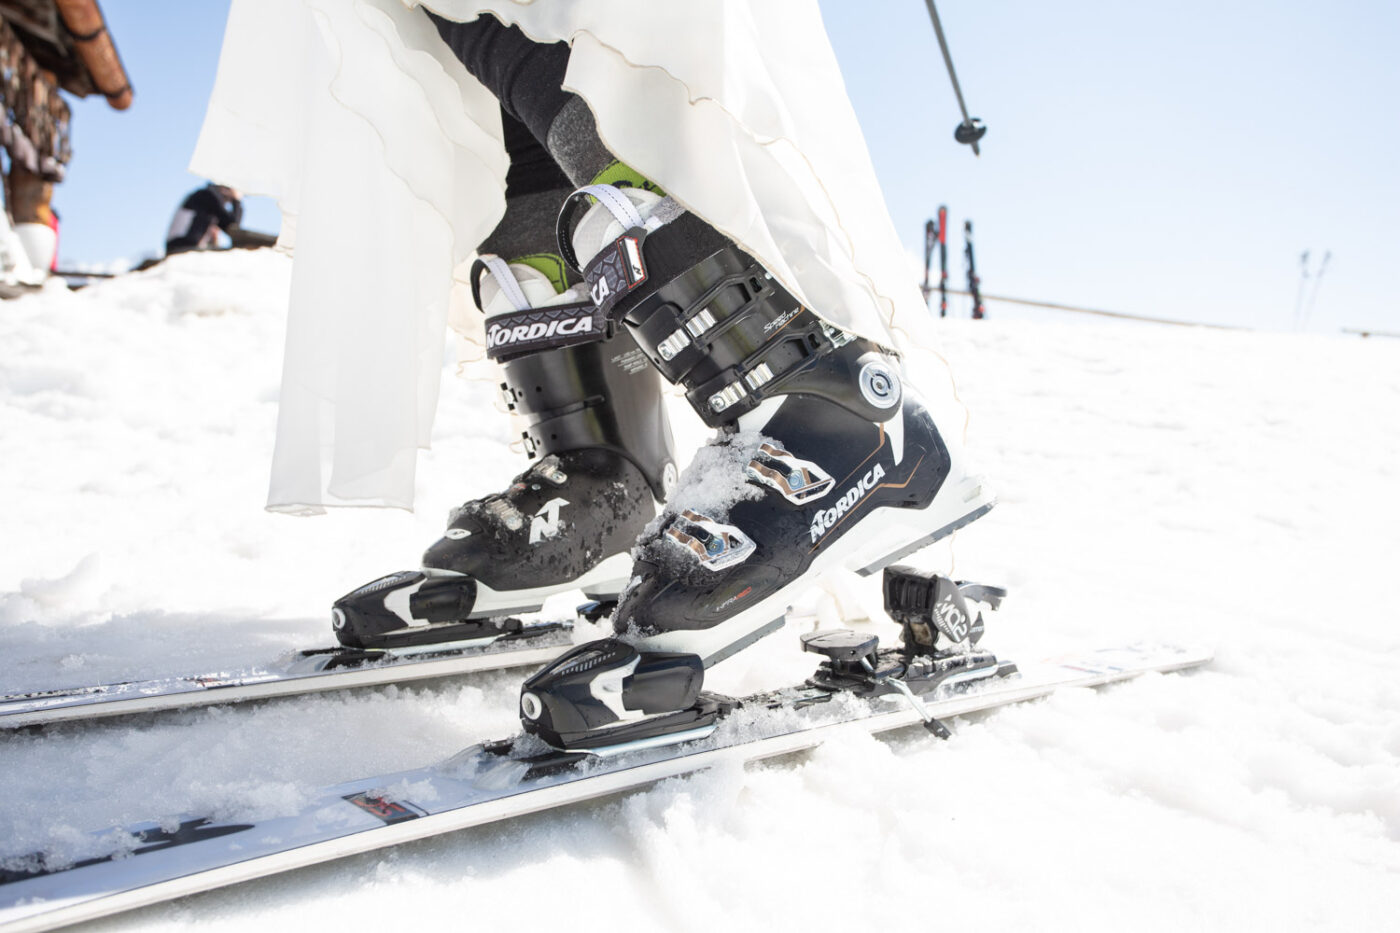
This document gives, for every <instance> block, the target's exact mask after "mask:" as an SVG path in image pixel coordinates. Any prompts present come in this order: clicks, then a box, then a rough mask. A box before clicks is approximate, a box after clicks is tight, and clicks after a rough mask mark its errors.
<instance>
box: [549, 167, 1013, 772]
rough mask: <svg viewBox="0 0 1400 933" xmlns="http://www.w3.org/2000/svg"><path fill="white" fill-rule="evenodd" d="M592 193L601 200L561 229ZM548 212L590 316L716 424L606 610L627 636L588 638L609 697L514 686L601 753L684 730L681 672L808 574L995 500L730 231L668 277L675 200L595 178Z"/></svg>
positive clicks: (906, 544) (735, 647) (574, 739)
mask: <svg viewBox="0 0 1400 933" xmlns="http://www.w3.org/2000/svg"><path fill="white" fill-rule="evenodd" d="M584 195H588V196H592V197H594V198H596V199H597V203H596V204H594V205H593V206H592V207H590V208H589V209H588V213H587V215H586V216H584V218H583V220H582V222H581V223H579V224H578V227H577V230H576V231H570V229H569V226H570V224H571V223H572V220H573V217H574V215H576V214H577V213H578V210H577V209H576V208H577V207H578V206H579V205H581V204H582V198H583V196H584ZM571 208H575V209H574V210H571ZM560 224H561V237H560V239H561V248H562V244H563V243H564V242H565V241H568V242H570V243H571V244H572V246H573V247H574V248H575V250H576V253H575V254H576V255H578V256H586V257H591V259H590V261H588V262H587V263H586V265H585V267H584V276H585V279H586V280H587V282H588V284H589V286H590V292H591V294H592V296H593V298H594V300H595V301H597V302H598V304H599V308H600V310H603V311H606V312H608V313H609V315H610V316H611V317H612V318H614V319H620V320H622V321H624V323H625V324H626V326H627V328H628V330H630V331H631V333H632V335H633V337H634V338H635V339H636V341H637V343H638V344H639V345H640V346H641V347H642V349H643V350H644V351H645V352H646V354H647V356H648V357H649V358H650V359H651V361H652V363H653V365H655V366H656V367H657V368H658V369H659V370H660V371H661V373H662V374H663V375H664V376H665V377H666V378H667V379H668V380H670V381H672V382H675V383H679V384H681V385H683V386H684V387H685V389H686V394H687V397H688V398H689V400H690V402H691V405H692V406H693V407H694V408H695V410H696V411H697V412H698V413H699V414H700V416H701V418H702V419H704V420H705V421H706V423H707V424H709V425H710V426H712V427H714V428H716V429H717V434H716V436H715V438H714V439H713V440H712V441H711V443H710V444H709V445H708V446H707V447H705V448H702V449H701V450H700V452H699V453H698V454H697V455H696V458H695V461H694V462H693V464H692V465H691V467H690V468H689V469H688V470H687V471H686V473H685V475H684V476H683V477H682V478H681V481H680V485H679V486H678V488H677V490H676V491H675V493H673V494H672V495H671V496H670V497H669V498H668V499H667V501H666V505H665V508H664V510H663V513H662V516H661V518H660V519H659V520H658V521H657V522H656V523H654V524H652V525H651V526H649V528H648V531H647V533H646V534H645V535H644V536H643V538H642V540H641V541H640V542H639V543H638V547H637V550H636V551H635V552H634V553H635V555H636V558H637V562H636V565H635V568H634V576H633V579H632V581H631V582H630V583H629V584H628V586H627V589H626V591H625V592H624V594H623V597H622V600H621V602H620V603H619V605H618V608H617V611H616V612H615V614H614V616H613V621H614V626H615V628H616V630H617V632H618V635H619V637H620V638H621V639H623V640H624V641H625V642H626V643H627V644H626V645H625V646H624V645H622V644H621V643H619V642H616V641H610V642H607V643H605V644H606V645H607V647H601V648H599V649H598V650H599V651H600V652H601V653H602V655H603V656H605V657H606V658H609V659H612V660H613V661H616V662H617V663H615V664H613V663H603V662H602V661H599V662H598V670H599V671H600V677H605V678H606V679H607V683H606V685H601V684H600V685H599V686H598V687H597V690H596V691H595V692H594V693H593V694H591V696H593V697H595V698H597V699H600V700H601V699H602V698H611V700H613V701H615V702H603V703H601V705H599V703H594V704H593V705H592V706H591V707H589V709H588V712H587V715H580V714H578V711H579V709H580V707H579V706H578V704H577V703H573V702H572V701H571V700H570V699H568V697H572V696H573V695H574V694H577V693H578V690H577V689H574V690H569V691H564V693H563V694H559V695H551V694H550V690H546V689H545V688H546V686H547V685H548V684H554V683H557V682H562V681H561V680H560V677H561V672H562V671H564V670H565V668H566V666H562V665H563V662H562V661H561V662H556V664H555V665H551V666H550V667H549V668H547V669H546V670H545V671H542V672H541V674H540V675H537V677H536V678H535V679H532V681H531V682H529V683H527V684H526V690H525V698H524V699H523V701H522V714H523V718H524V725H525V729H526V730H527V731H531V732H535V733H536V734H539V735H541V736H542V737H544V738H545V739H546V741H549V742H551V743H552V744H557V743H559V742H562V743H564V746H565V747H585V746H588V747H597V746H602V745H607V744H609V743H610V742H611V741H612V740H616V741H619V742H629V743H630V742H634V741H636V740H637V739H638V738H639V736H643V734H644V733H646V732H647V729H648V725H650V727H651V731H652V732H653V733H654V734H656V735H658V736H660V735H664V734H668V733H674V732H677V731H679V732H687V731H688V730H690V729H692V728H693V719H692V718H690V714H691V713H697V711H698V710H699V707H694V706H689V707H672V708H671V709H670V710H667V711H665V712H663V711H662V710H660V709H659V707H661V706H664V705H665V701H668V700H671V699H676V698H679V699H685V698H687V697H691V695H692V691H691V690H690V689H689V688H688V687H685V685H687V684H690V682H691V680H692V679H693V680H694V685H693V686H694V691H693V692H694V695H695V697H699V696H700V694H699V681H700V677H698V676H694V672H695V671H703V669H704V668H706V667H709V666H710V665H712V664H716V663H718V662H720V661H722V660H724V659H725V658H727V657H729V656H731V655H732V654H734V653H735V652H737V651H739V650H741V649H743V648H744V647H746V646H747V645H749V644H752V643H753V642H754V641H756V640H758V639H759V638H761V637H762V636H764V635H766V634H768V633H770V632H773V631H776V630H777V629H779V628H781V627H782V625H783V619H784V615H785V613H786V611H787V608H788V606H789V605H790V604H791V603H792V602H793V600H794V598H795V597H796V596H797V595H798V593H799V592H800V591H801V590H802V589H803V588H804V587H805V586H806V585H807V584H808V583H809V582H812V581H814V580H815V579H816V577H818V576H819V575H820V574H822V573H823V572H825V571H828V570H831V569H836V568H847V569H851V570H856V571H858V572H859V573H861V574H871V573H874V572H875V571H877V570H879V569H881V568H882V567H885V566H886V565H888V564H890V563H893V562H894V561H896V560H898V559H899V558H901V557H903V556H904V555H906V554H909V553H911V552H913V551H915V550H918V549H919V548H921V547H923V546H925V545H927V544H930V543H932V542H934V541H936V540H938V539H939V538H942V537H944V536H946V535H948V534H950V533H952V532H953V531H955V530H956V529H958V528H961V527H962V526H963V525H966V524H967V523H968V522H971V521H973V520H974V519H976V518H977V517H979V516H980V515H982V514H984V513H985V512H987V511H988V510H989V509H990V508H991V507H992V505H993V503H994V498H993V496H992V495H991V492H990V490H989V489H988V488H987V487H986V485H985V483H984V482H983V481H982V479H981V478H980V477H979V476H977V475H975V474H973V473H971V472H970V471H969V470H968V468H967V466H966V465H965V463H964V462H963V460H962V457H961V454H960V452H959V451H958V450H957V449H956V448H954V447H953V446H952V445H950V444H949V443H948V442H947V440H946V439H945V437H944V436H943V435H942V434H941V433H940V432H939V430H938V428H937V427H936V426H935V425H934V423H933V419H932V417H931V415H930V414H929V412H928V410H927V409H926V408H925V407H924V405H923V404H922V403H921V402H920V401H919V399H918V398H916V397H915V396H914V394H913V393H912V392H910V391H908V390H907V389H906V388H905V387H904V385H903V380H902V378H901V375H900V371H899V366H898V363H897V362H896V360H895V358H894V357H893V356H892V354H891V353H890V351H888V350H886V349H885V348H883V347H881V346H879V345H877V344H875V343H874V342H873V341H870V340H868V339H865V338H863V337H857V336H855V335H853V334H849V333H845V332H843V331H841V330H838V329H836V328H834V327H832V326H831V325H829V324H827V323H826V322H825V321H823V320H822V319H821V318H819V317H817V315H815V314H814V313H812V312H811V311H810V310H808V309H807V308H804V307H803V306H802V305H800V304H799V303H798V302H797V300H796V299H795V298H794V297H793V296H792V295H791V294H790V293H789V292H788V291H787V290H786V289H785V288H784V287H783V286H782V285H781V284H780V283H778V282H777V281H776V280H775V279H774V278H773V277H772V276H771V275H769V274H768V273H767V272H766V271H765V270H764V269H763V267H762V266H761V265H759V264H758V262H757V261H755V260H754V259H753V258H752V257H751V256H749V255H747V254H746V253H744V252H743V251H741V250H739V249H738V248H736V247H735V246H733V245H732V244H728V243H725V242H719V243H715V244H713V246H714V248H713V249H712V250H709V245H708V244H707V247H706V248H707V250H708V252H707V255H706V256H705V258H703V259H701V260H700V261H699V262H691V263H689V264H688V265H686V266H685V267H683V268H681V269H680V270H679V271H677V269H676V266H677V264H676V263H675V261H674V259H675V257H676V256H678V255H684V253H685V250H686V249H687V248H688V247H689V248H692V250H693V246H694V244H695V243H696V242H704V233H703V232H697V228H696V225H697V224H698V221H697V220H696V219H695V218H694V217H693V216H692V215H689V214H685V213H683V212H681V211H680V210H679V208H677V207H676V206H675V205H674V204H673V203H671V202H669V201H668V200H665V199H661V198H660V197H659V196H657V195H655V194H653V193H651V192H647V191H642V190H640V189H626V190H625V191H619V190H618V189H614V188H606V187H601V186H591V187H589V188H586V189H582V190H581V191H580V192H577V193H576V194H575V195H574V198H573V199H571V200H570V202H568V203H566V205H565V210H564V212H563V213H562V214H561V217H560ZM692 254H693V252H692ZM565 255H566V258H570V257H571V253H570V252H569V251H566V252H565ZM668 264H669V265H668ZM629 651H630V652H631V654H630V655H629V654H628V652H629ZM623 658H626V660H619V659H623ZM680 659H688V660H685V661H682V660H680ZM643 673H645V675H646V676H645V677H643V676H642V674H643ZM541 678H544V679H543V680H541ZM667 678H669V679H670V680H671V681H672V682H671V683H668V685H667V687H666V688H665V689H662V688H661V687H660V686H658V684H659V683H660V682H661V681H663V680H665V679H667ZM569 680H570V678H564V681H569ZM532 685H533V686H532ZM683 687H685V689H683ZM531 697H533V700H532V699H531ZM697 702H698V701H697ZM566 708H567V709H571V710H572V711H573V712H572V713H569V712H565V709H566ZM532 710H533V711H538V712H539V716H537V717H532V716H531V712H532ZM571 717H572V718H571ZM612 717H615V718H612ZM677 717H679V718H677ZM560 722H567V723H568V724H569V725H568V726H567V727H564V726H560V725H558V723H560Z"/></svg>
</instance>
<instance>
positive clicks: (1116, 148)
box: [54, 0, 1400, 331]
mask: <svg viewBox="0 0 1400 933" xmlns="http://www.w3.org/2000/svg"><path fill="white" fill-rule="evenodd" d="M102 6H103V10H104V11H105V13H106V15H107V18H108V21H109V24H110V26H111V28H112V32H113V34H114V35H115V36H116V39H117V44H118V47H119V49H120V51H121V54H122V58H123V61H124V62H125V64H126V66H127V70H128V72H129V73H130V75H131V77H132V82H133V84H134V86H135V88H136V98H135V102H134V104H133V106H132V108H131V109H130V110H129V111H127V112H125V113H118V112H115V111H112V110H110V108H108V107H107V106H106V104H105V103H104V102H102V101H100V100H97V99H89V100H87V101H82V102H78V103H77V104H76V105H75V107H74V109H75V116H74V121H73V141H74V150H75V157H74V159H73V162H72V164H71V165H70V169H69V180H68V181H66V182H65V183H64V184H63V185H61V186H60V187H59V188H58V192H57V194H56V196H55V201H54V203H55V206H56V207H57V209H58V210H59V212H60V213H61V214H62V216H63V235H62V244H61V247H60V254H61V258H62V261H63V262H64V263H67V264H71V263H74V262H102V261H106V260H115V259H120V258H124V257H132V256H140V255H141V254H143V253H148V252H156V251H158V250H159V249H160V247H161V244H162V243H163V240H164V232H165V227H166V224H167V223H168V221H169V217H170V214H171V212H172V210H173V209H174V207H175V205H176V204H177V203H178V202H179V200H180V199H181V198H182V197H183V196H184V194H185V193H186V192H188V191H189V190H190V189H191V188H193V187H197V186H198V185H199V184H201V183H202V181H203V180H202V179H199V178H196V177H195V176H193V175H191V174H189V172H188V171H187V170H186V168H185V166H186V164H187V163H188V161H189V156H190V153H191V152H192V151H193V147H194V143H195V139H196V138H197V136H198V132H199V125H200V121H201V120H202V118H203V113H204V103H205V101H206V100H207V98H208V94H209V90H210V88H211V87H212V86H213V80H214V74H215V70H216V66H217V60H218V52H219V46H220V43H221V41H222V33H223V23H224V19H225V17H226V15H227V10H228V3H227V2H226V0H200V2H197V3H189V2H176V0H105V2H103V4H102ZM821 6H822V12H823V15H824V17H825V19H826V23H827V28H828V32H829V33H830V34H831V38H832V44H833V45H834V47H835V48H836V52H837V57H838V59H839V60H840V61H841V65H842V70H843V73H844V75H845V77H846V82H847V87H848V90H849V92H850V95H851V99H852V102H853V103H854V105H855V108H856V112H857V114H858V115H859V117H860V120H861V124H862V127H863V128H864V131H865V134H866V139H867V143H868V144H869V146H870V150H871V155H872V158H873V160H874V163H875V168H876V172H877V174H878V175H879V178H880V182H881V186H882V187H883V189H884V191H885V195H886V198H887V200H888V202H889V206H890V210H891V213H892V215H893V217H894V220H895V224H896V226H897V228H898V230H899V232H900V235H901V237H902V238H903V240H904V241H905V243H906V245H907V247H908V248H909V250H910V251H911V252H917V251H919V250H920V249H921V243H922V236H923V223H924V221H925V219H927V218H928V217H929V216H931V215H932V214H933V213H934V211H935V210H936V209H937V207H938V205H939V204H940V203H946V204H947V205H948V206H949V210H950V214H951V216H952V219H953V221H954V223H955V225H956V227H955V229H956V230H957V231H959V232H958V235H957V238H956V240H955V242H954V243H953V247H954V255H953V256H952V257H950V269H951V270H952V273H951V278H952V280H953V281H954V283H960V282H961V280H962V271H961V268H962V267H961V260H960V253H961V234H960V231H961V222H962V220H963V219H964V218H971V219H972V220H973V221H974V223H975V227H976V233H977V259H978V268H979V272H980V273H981V276H982V280H983V288H984V290H985V291H987V292H988V293H991V294H1004V295H1012V296H1018V297H1024V298H1032V299H1040V300H1046V301H1056V302H1064V303H1069V304H1077V305H1082V306H1087V307H1093V308H1104V309H1109V310H1119V311H1125V312H1129V313H1137V314H1145V315H1154V316H1161V317H1168V318H1174V319H1181V320H1197V321H1208V322H1213V323H1223V324H1235V325H1243V326H1249V327H1263V328H1271V329H1291V328H1292V326H1293V318H1294V304H1295V297H1296V295H1297V287H1298V281H1299V263H1298V259H1299V254H1300V253H1301V252H1302V251H1303V250H1304V249H1311V250H1312V252H1313V268H1314V269H1315V268H1316V264H1317V262H1318V260H1319V259H1320V257H1321V254H1322V253H1323V251H1324V250H1330V251H1331V252H1332V260H1331V263H1330V265H1329V267H1328V270H1327V273H1326V277H1325V278H1324V279H1323V280H1322V282H1321V287H1320V288H1319V290H1318V292H1317V299H1316V303H1315V305H1314V308H1313V313H1312V317H1311V319H1310V322H1309V327H1310V329H1313V330H1335V329H1337V328H1338V327H1348V326H1366V327H1373V328H1378V329H1388V330H1391V331H1400V300H1397V299H1396V297H1395V287H1394V284H1393V282H1392V270H1393V269H1394V267H1395V258H1394V257H1395V256H1397V254H1400V232H1397V224H1400V180H1397V177H1396V173H1397V171H1400V112H1397V111H1400V65H1397V64H1396V56H1395V55H1394V54H1393V52H1392V51H1391V49H1390V46H1392V45H1393V43H1394V40H1395V38H1396V37H1397V36H1400V8H1397V7H1395V6H1393V5H1386V4H1382V3H1379V2H1350V3H1338V4H1333V5H1324V4H1316V3H1302V2H1294V0H1279V2H1273V3H1266V2H1254V0H1235V2H1232V3H1229V4H1221V3H1217V2H1210V3H1208V2H1201V0H1187V2H1184V3H1179V4H1173V5H1170V6H1162V5H1158V4H1152V5H1148V4H1109V3H1088V2H1081V0H1066V2H1062V3H1051V4H1046V3H1041V2H1032V0H981V2H976V3H974V2H972V0H943V2H942V3H941V4H939V12H940V14H941V15H942V17H943V22H944V27H945V30H946V32H947V34H948V39H949V42H950V44H951V47H952V51H953V56H954V61H955V63H956V65H957V67H958V72H959V77H960V79H961V81H962V85H963V90H964V94H965V96H966V98H967V101H968V105H969V107H970V109H971V110H972V112H973V114H974V115H976V116H980V117H982V118H983V119H984V120H985V121H986V123H987V125H988V127H989V128H990V129H989V132H988V135H987V137H986V139H985V140H984V145H983V154H982V157H981V158H980V159H975V158H973V156H972V154H971V152H970V151H968V150H967V149H966V148H965V147H962V146H959V145H957V144H956V143H954V142H953V141H952V138H951V137H952V130H953V127H954V126H955V125H956V123H957V122H958V119H959V116H958V113H957V105H956V102H955V101H954V99H953V95H952V91H951V89H950V87H949V85H948V79H947V76H946V73H945V72H944V69H943V63H942V60H941V58H940V57H939V54H938V48H937V44H936V42H935V40H934V36H933V30H932V28H931V26H930V25H929V22H928V14H927V11H926V9H925V7H924V4H923V3H922V2H921V0H864V2H859V3H857V2H852V0H839V2H838V0H824V2H822V4H821ZM245 223H246V224H247V225H248V226H250V227H256V228H261V229H267V230H272V229H275V227H276V224H277V212H276V210H275V208H274V207H273V206H272V205H271V204H270V203H269V202H266V201H265V200H260V199H250V203H249V205H248V215H247V218H246V220H245ZM994 308H995V306H994Z"/></svg>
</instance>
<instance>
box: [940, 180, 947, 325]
mask: <svg viewBox="0 0 1400 933" xmlns="http://www.w3.org/2000/svg"><path fill="white" fill-rule="evenodd" d="M938 316H939V317H947V316H948V205H946V204H940V205H938Z"/></svg>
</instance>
